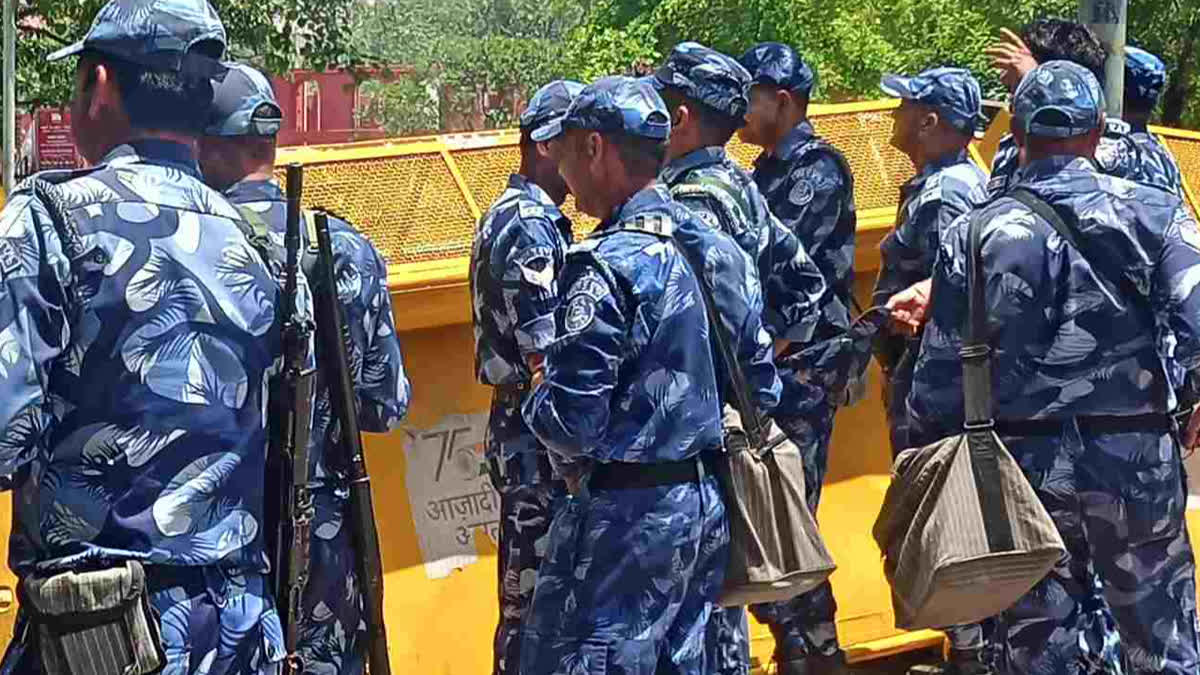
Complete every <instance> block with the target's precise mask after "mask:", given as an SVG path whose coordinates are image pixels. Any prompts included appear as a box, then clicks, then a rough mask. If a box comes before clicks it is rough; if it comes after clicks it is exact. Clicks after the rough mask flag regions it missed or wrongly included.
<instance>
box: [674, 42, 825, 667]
mask: <svg viewBox="0 0 1200 675" xmlns="http://www.w3.org/2000/svg"><path fill="white" fill-rule="evenodd" d="M650 81H651V83H652V84H654V85H655V87H656V88H658V89H659V90H660V91H661V90H663V89H665V88H668V87H669V88H672V89H674V90H676V91H678V92H679V94H680V95H682V96H683V97H685V98H687V99H688V100H689V102H691V104H692V105H704V106H707V107H708V108H710V109H711V110H712V111H714V112H716V113H720V114H722V115H724V116H725V117H726V118H728V119H729V120H731V121H732V122H734V123H735V124H736V125H738V126H740V125H741V124H742V123H743V122H744V120H745V115H746V107H747V105H748V100H747V91H748V89H749V87H750V73H748V72H747V71H746V69H745V68H743V67H742V65H741V64H740V63H738V62H737V61H736V60H734V59H733V58H731V57H729V56H726V55H724V54H721V53H720V52H717V51H714V50H712V49H709V48H707V47H704V46H703V45H700V44H697V43H695V42H685V43H682V44H680V45H677V46H676V47H675V48H674V49H673V50H672V51H671V54H670V55H669V56H668V57H667V60H666V62H665V63H664V64H663V66H662V67H661V68H659V69H658V71H657V72H656V73H655V74H654V76H653V77H652V78H650ZM661 178H662V181H663V182H664V183H666V185H667V186H668V187H669V188H670V190H671V196H672V197H673V198H674V199H675V201H677V202H679V203H681V204H683V205H685V206H687V207H688V208H689V209H690V210H691V211H692V212H693V213H695V214H696V215H698V216H699V217H700V219H701V220H702V221H704V222H705V223H707V224H708V225H709V226H711V227H713V228H716V229H718V230H720V231H722V232H724V233H726V234H728V235H729V236H731V237H733V239H734V240H735V241H736V242H737V243H738V245H739V246H741V247H742V249H743V250H744V251H745V252H746V253H747V254H748V255H750V256H751V257H752V259H754V260H757V269H758V275H759V280H760V282H761V284H762V286H763V291H764V294H765V298H764V299H765V308H764V309H765V312H764V324H765V325H766V328H767V331H768V332H770V333H771V334H772V335H773V336H776V337H778V338H782V339H787V340H793V341H797V342H807V341H808V340H810V339H811V338H812V332H813V330H814V328H815V327H816V323H817V318H818V316H819V307H820V305H819V303H820V300H821V297H822V295H823V294H824V292H825V280H824V277H822V276H821V271H820V270H819V269H817V267H816V265H815V264H814V263H813V262H812V259H811V258H809V257H808V255H807V254H806V253H805V251H804V247H803V246H802V245H801V244H800V241H799V239H797V238H796V235H795V234H793V233H792V232H791V230H788V229H787V228H786V227H784V226H783V224H782V223H780V222H779V219H777V218H775V216H774V215H772V214H771V211H770V209H769V208H768V207H767V202H766V199H764V198H763V196H762V193H761V192H760V191H759V189H758V186H757V185H755V183H754V180H753V179H752V178H751V177H750V175H749V174H748V173H747V172H746V171H745V170H743V169H742V168H741V167H739V166H738V165H737V164H736V163H735V162H734V161H733V160H731V159H730V158H729V157H728V155H727V154H726V152H725V148H724V147H723V146H713V147H702V148H697V149H695V150H693V151H691V152H688V153H686V154H684V155H682V156H680V157H677V158H675V159H673V160H671V161H670V162H668V164H667V166H666V168H665V169H663V172H662V176H661ZM765 412H771V411H770V410H766V411H765ZM705 644H706V649H707V650H708V651H709V657H708V662H709V671H708V672H710V673H716V674H718V675H737V674H744V673H748V672H749V668H750V640H749V631H748V625H747V623H746V613H745V610H744V609H742V608H740V607H739V608H727V609H720V608H718V609H716V610H714V611H713V615H712V618H711V620H710V622H709V627H708V637H707V638H706V641H705Z"/></svg>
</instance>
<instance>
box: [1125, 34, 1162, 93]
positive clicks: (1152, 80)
mask: <svg viewBox="0 0 1200 675" xmlns="http://www.w3.org/2000/svg"><path fill="white" fill-rule="evenodd" d="M1166 84H1167V66H1166V65H1165V64H1164V63H1163V62H1162V59H1160V58H1158V57H1157V56H1155V55H1154V54H1151V53H1150V52H1148V51H1146V50H1144V49H1138V48H1137V47H1126V48H1125V96H1127V97H1129V98H1132V99H1134V100H1137V101H1145V102H1146V103H1149V104H1151V105H1154V104H1155V103H1158V96H1159V94H1161V93H1162V90H1163V87H1164V86H1166Z"/></svg>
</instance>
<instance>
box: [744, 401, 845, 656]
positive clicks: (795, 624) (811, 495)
mask: <svg viewBox="0 0 1200 675" xmlns="http://www.w3.org/2000/svg"><path fill="white" fill-rule="evenodd" d="M836 412H837V408H836V407H834V406H833V405H831V404H822V405H820V406H819V407H818V409H817V410H815V411H814V412H813V413H812V414H810V415H806V416H803V417H795V418H789V419H779V420H777V421H778V423H779V426H780V428H782V429H783V431H784V433H786V434H787V436H788V438H789V439H791V440H792V442H793V443H795V444H796V445H797V446H798V447H799V448H800V449H801V451H802V452H803V453H804V481H805V490H806V492H807V494H806V495H805V497H806V500H807V501H808V507H809V509H811V510H812V512H813V515H814V516H815V515H816V513H817V506H818V505H819V504H820V502H821V487H822V484H823V483H824V482H825V472H826V470H827V469H828V468H829V442H830V439H831V438H832V437H833V418H834V414H835V413H836ZM750 612H751V613H752V614H754V618H756V619H758V620H759V621H761V622H762V623H765V624H767V626H768V627H769V628H770V629H771V634H772V635H773V636H774V637H775V657H776V659H779V660H788V661H791V660H796V659H801V658H803V657H805V656H809V655H821V656H836V655H837V654H838V653H839V652H840V651H841V647H839V646H838V639H837V627H836V625H835V624H834V616H835V615H836V614H837V602H836V601H835V600H834V598H833V587H832V586H831V585H830V584H829V582H825V583H824V584H822V585H820V586H818V587H816V588H815V589H813V590H811V591H809V592H808V593H805V594H803V595H798V596H796V597H794V598H792V599H791V600H786V601H783V602H772V603H765V604H761V605H751V606H750Z"/></svg>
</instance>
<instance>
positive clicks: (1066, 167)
mask: <svg viewBox="0 0 1200 675" xmlns="http://www.w3.org/2000/svg"><path fill="white" fill-rule="evenodd" d="M1095 170H1096V167H1095V165H1094V164H1093V163H1092V161H1091V160H1089V159H1087V158H1086V157H1075V156H1073V155H1055V156H1054V157H1046V158H1045V159H1037V160H1034V161H1032V162H1029V163H1028V164H1026V165H1025V166H1023V167H1021V168H1020V169H1018V170H1017V175H1016V180H1017V181H1018V182H1021V183H1025V182H1029V181H1035V180H1039V179H1043V178H1050V177H1052V176H1054V175H1055V174H1058V173H1062V172H1063V171H1090V172H1094V171H1095Z"/></svg>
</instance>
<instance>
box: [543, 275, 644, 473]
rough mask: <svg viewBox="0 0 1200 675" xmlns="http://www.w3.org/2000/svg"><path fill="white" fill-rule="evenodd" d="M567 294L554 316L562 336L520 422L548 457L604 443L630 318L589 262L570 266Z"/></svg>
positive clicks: (572, 453)
mask: <svg viewBox="0 0 1200 675" xmlns="http://www.w3.org/2000/svg"><path fill="white" fill-rule="evenodd" d="M563 280H564V286H565V287H566V289H567V291H566V294H565V296H564V302H563V304H562V305H561V306H560V308H559V310H558V312H557V321H558V325H559V326H560V327H561V331H560V333H561V335H560V337H559V339H558V340H557V341H556V342H555V344H554V345H553V347H552V348H551V349H549V350H548V351H547V352H546V362H545V379H544V380H543V382H542V383H541V384H540V385H538V387H537V388H536V389H534V391H533V392H532V393H531V395H530V396H528V397H527V398H526V400H525V403H524V405H523V406H522V410H521V413H522V416H523V417H524V418H525V422H526V424H528V425H529V428H530V430H532V431H533V433H534V435H536V436H537V437H538V439H539V440H541V441H542V443H544V444H545V445H546V447H547V448H549V449H550V450H551V451H553V452H555V453H557V454H558V455H561V456H563V457H564V458H567V459H574V458H576V457H580V456H581V455H586V454H587V453H588V451H589V450H590V449H592V448H593V447H595V446H596V444H598V443H599V442H600V440H601V439H602V438H603V437H604V435H605V433H606V432H607V430H608V425H609V417H610V414H609V406H610V403H611V398H612V393H613V390H614V388H615V387H616V384H617V375H618V369H619V368H620V365H621V355H622V353H623V351H624V349H625V342H626V335H627V333H628V328H629V318H628V317H626V316H625V315H624V313H623V312H622V310H621V305H620V301H619V300H618V297H617V295H616V294H617V293H618V292H620V290H619V289H617V288H615V287H614V286H613V285H612V283H611V282H610V281H609V278H608V276H607V275H606V274H604V273H603V272H602V271H601V270H600V267H599V264H598V263H596V262H595V261H594V260H593V259H591V258H588V257H584V256H580V257H579V258H578V259H576V260H574V261H568V262H567V264H566V266H565V268H564V273H563Z"/></svg>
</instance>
